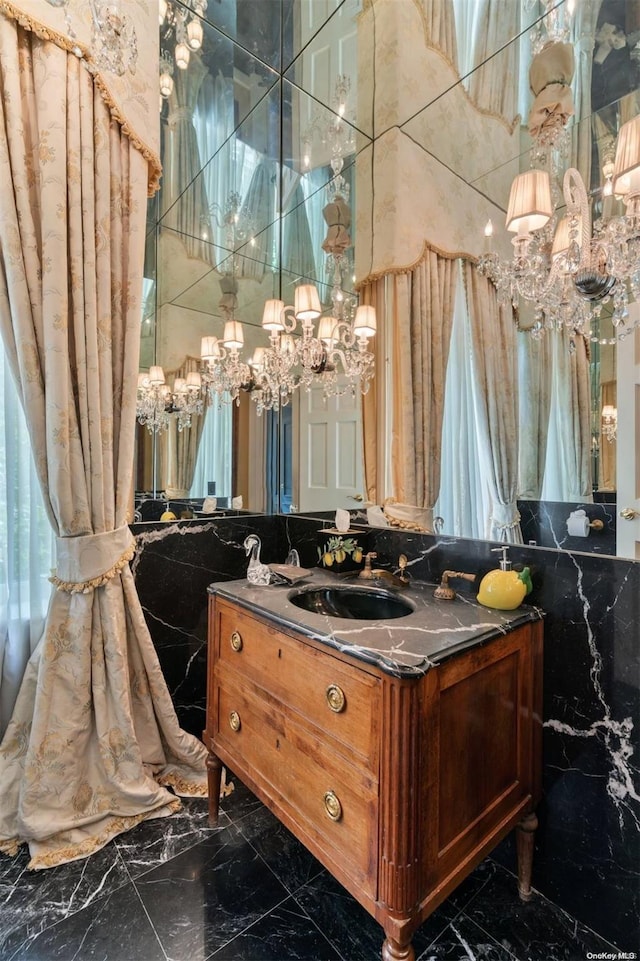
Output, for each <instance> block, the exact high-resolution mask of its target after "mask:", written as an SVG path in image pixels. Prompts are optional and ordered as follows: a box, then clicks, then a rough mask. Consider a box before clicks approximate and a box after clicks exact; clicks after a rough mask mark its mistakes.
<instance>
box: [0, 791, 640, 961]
mask: <svg viewBox="0 0 640 961" xmlns="http://www.w3.org/2000/svg"><path fill="white" fill-rule="evenodd" d="M236 792H237V793H236ZM236 792H234V795H235V797H234V795H230V796H229V797H228V798H225V799H224V805H223V808H224V810H223V813H221V815H220V823H219V826H218V827H217V828H214V829H212V828H210V827H209V826H208V820H207V804H206V802H205V801H203V800H198V799H194V800H191V801H187V802H185V804H184V808H183V810H182V811H181V812H180V813H179V814H178V815H176V816H175V817H173V818H163V819H158V820H156V821H147V822H144V823H143V824H140V825H138V827H136V828H135V829H133V830H132V831H130V832H128V833H127V834H124V835H122V836H120V837H119V838H117V839H116V840H115V841H113V842H112V843H111V844H109V845H107V847H106V848H104V849H103V850H102V851H99V852H98V853H97V854H95V855H94V856H93V857H90V858H87V859H86V860H84V861H76V862H73V863H71V864H67V865H62V866H60V867H59V868H53V869H50V870H47V871H38V872H33V871H27V869H26V865H27V862H28V854H27V852H26V851H22V852H20V854H19V855H18V856H17V857H16V858H8V857H5V856H1V855H0V961H93V959H96V961H215V959H217V961H380V957H381V948H382V942H383V940H384V932H383V929H382V927H381V926H380V925H379V924H378V923H377V922H376V921H375V920H374V919H373V918H372V917H371V916H370V915H369V914H368V913H367V912H366V911H365V910H364V909H363V908H362V907H361V906H360V905H359V904H358V903H357V902H356V900H355V899H354V898H353V897H352V896H351V895H350V894H348V893H347V892H346V891H345V890H344V888H342V887H341V886H340V885H339V884H338V883H337V882H336V881H335V880H334V879H333V878H332V877H331V875H330V874H329V873H328V872H327V871H326V870H325V869H324V868H323V867H322V866H321V865H320V863H319V862H318V861H317V860H316V859H315V858H313V857H312V855H310V854H309V853H308V852H307V851H306V850H305V848H304V847H303V846H302V845H301V844H299V842H298V841H297V840H296V839H295V838H294V837H293V835H291V834H290V832H289V831H287V830H286V829H285V828H284V827H283V826H282V825H281V824H280V822H279V821H277V820H276V819H275V818H274V817H273V815H272V814H271V813H270V811H268V810H267V808H265V807H264V806H263V805H262V804H260V803H259V802H258V801H257V800H256V799H255V798H254V797H253V795H251V793H250V792H249V791H247V789H246V788H244V787H243V786H242V785H241V782H239V781H237V780H236ZM587 883H588V882H587ZM413 945H414V949H415V953H416V959H417V961H585V959H586V958H587V956H588V953H589V952H591V953H592V954H595V953H598V952H614V953H615V954H616V956H617V952H616V950H615V949H614V948H612V947H611V945H609V944H608V943H607V942H606V941H604V940H603V939H602V938H599V937H598V936H597V935H596V934H594V933H593V932H592V931H590V930H588V929H587V928H586V927H585V926H584V925H582V924H579V923H578V922H576V921H575V920H574V919H573V918H571V917H569V916H568V915H567V914H566V913H565V912H564V911H562V910H561V909H560V908H558V907H557V906H556V905H554V904H552V903H551V902H549V901H547V900H546V899H545V898H543V897H541V896H540V895H537V894H535V895H534V898H533V899H532V901H531V902H529V903H527V904H523V903H522V902H521V901H520V900H519V898H518V894H517V884H516V880H515V878H514V877H513V875H512V874H511V873H510V872H509V871H508V870H507V869H506V868H505V867H504V866H503V865H502V864H500V863H497V862H496V861H495V860H494V859H492V858H488V859H486V860H485V861H484V862H482V864H480V865H479V866H478V867H477V868H476V869H475V870H474V871H473V872H472V873H471V874H470V875H469V877H468V878H467V879H466V880H465V881H463V882H462V884H460V885H459V887H458V888H457V889H456V891H454V892H453V894H452V895H451V896H450V897H449V898H448V899H447V900H446V901H445V902H443V904H442V905H440V907H439V908H438V909H437V910H436V911H435V912H434V913H433V914H432V915H431V917H429V918H428V919H427V920H426V921H425V923H424V924H423V925H421V927H420V928H419V929H418V930H417V931H416V933H415V935H414V938H413ZM630 950H633V949H630Z"/></svg>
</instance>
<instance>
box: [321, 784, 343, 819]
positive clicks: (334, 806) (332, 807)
mask: <svg viewBox="0 0 640 961" xmlns="http://www.w3.org/2000/svg"><path fill="white" fill-rule="evenodd" d="M324 810H325V813H326V815H327V817H330V818H331V820H332V821H339V820H340V818H341V817H342V805H341V804H340V801H339V799H338V796H337V795H336V794H334V793H333V791H327V792H326V794H325V796H324Z"/></svg>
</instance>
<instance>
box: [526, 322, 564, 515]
mask: <svg viewBox="0 0 640 961" xmlns="http://www.w3.org/2000/svg"><path fill="white" fill-rule="evenodd" d="M554 333H555V332H551V331H549V332H547V333H545V335H544V336H543V337H540V338H539V339H536V338H535V337H533V336H532V335H531V332H530V331H527V330H523V331H520V332H518V335H517V350H518V386H519V391H518V393H519V417H518V421H519V425H520V429H519V463H520V467H519V481H518V487H519V490H518V494H519V496H520V497H521V498H524V499H525V500H540V498H541V496H542V485H543V482H544V473H545V464H546V459H547V437H548V434H549V415H550V413H551V373H552V357H551V345H552V338H553V336H554Z"/></svg>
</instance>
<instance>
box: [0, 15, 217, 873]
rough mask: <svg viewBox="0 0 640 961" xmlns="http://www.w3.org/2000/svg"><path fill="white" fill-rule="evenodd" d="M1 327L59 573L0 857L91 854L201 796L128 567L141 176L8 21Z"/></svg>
mask: <svg viewBox="0 0 640 961" xmlns="http://www.w3.org/2000/svg"><path fill="white" fill-rule="evenodd" d="M0 112H1V121H0V172H1V176H0V243H1V249H2V262H3V274H2V278H1V280H0V329H1V333H2V337H3V341H4V344H5V350H6V353H7V357H8V359H9V362H10V365H11V368H12V373H13V375H14V377H15V380H16V384H17V386H18V390H19V392H20V395H21V400H22V404H23V407H24V409H25V414H26V418H27V423H28V426H29V430H30V434H31V437H32V443H33V448H34V452H35V458H36V468H37V471H38V475H39V479H40V483H41V485H42V489H43V494H44V499H45V505H46V507H47V511H48V514H49V517H50V520H51V523H52V526H53V528H54V531H55V533H56V535H57V547H58V569H57V572H56V577H57V580H56V584H57V587H58V588H59V589H58V590H56V591H54V593H53V596H52V601H51V606H50V611H49V615H48V618H47V624H46V627H45V632H44V635H43V639H42V641H41V642H40V644H39V645H38V647H37V648H36V650H35V651H34V654H33V656H32V657H31V659H30V661H29V664H28V666H27V670H26V673H25V677H24V680H23V683H22V686H21V689H20V692H19V695H18V699H17V702H16V706H15V709H14V712H13V716H12V718H11V721H10V723H9V726H8V728H7V732H6V735H5V737H4V739H3V741H2V744H1V745H0V784H1V785H2V792H1V793H0V848H1V849H2V850H4V851H9V852H11V851H15V850H16V848H17V846H18V844H19V843H21V842H27V843H28V844H29V848H30V852H31V861H30V866H31V867H33V868H43V867H48V866H51V865H55V864H58V863H61V862H63V861H69V860H74V859H77V858H80V857H83V856H85V855H87V854H90V853H91V852H93V851H95V850H97V849H98V848H100V847H102V846H103V845H104V844H105V843H107V841H109V840H110V839H111V838H112V837H114V836H115V835H116V834H118V833H120V832H122V831H124V830H126V829H127V828H129V827H131V826H133V825H134V824H136V823H138V822H139V821H141V820H143V819H145V818H149V817H159V816H165V815H168V814H170V813H171V812H172V811H174V810H175V809H176V807H177V806H179V801H177V799H176V798H175V797H174V796H173V795H172V794H171V793H170V792H169V791H168V790H167V787H166V786H165V785H171V786H172V787H173V788H174V789H175V790H176V791H178V792H179V793H185V794H190V793H192V794H204V793H206V779H205V756H206V752H205V749H204V747H203V745H202V744H201V743H200V742H199V741H198V740H197V739H195V738H193V737H191V736H190V735H187V734H185V733H184V732H183V731H181V730H180V728H179V725H178V722H177V718H176V715H175V712H174V709H173V705H172V703H171V699H170V696H169V693H168V691H167V688H166V684H165V682H164V679H163V677H162V673H161V671H160V667H159V664H158V659H157V655H156V652H155V650H154V647H153V644H152V642H151V638H150V636H149V632H148V629H147V627H146V624H145V621H144V617H143V614H142V610H141V607H140V603H139V600H138V597H137V594H136V590H135V586H134V582H133V577H132V574H131V572H130V570H129V566H128V560H129V558H130V557H131V556H132V553H133V539H132V538H131V535H130V534H129V531H128V528H127V519H128V510H129V505H130V494H131V489H132V470H133V449H134V433H135V393H136V382H137V371H138V355H139V340H140V316H141V314H140V310H141V303H140V298H141V292H142V265H143V256H144V237H145V215H146V194H147V179H148V163H147V161H146V160H145V159H144V157H143V155H142V153H141V152H140V151H139V150H138V149H137V148H136V147H134V146H133V144H132V142H131V141H130V140H129V138H128V136H127V135H126V134H125V132H124V130H123V128H121V127H120V125H119V124H118V123H117V122H115V121H114V120H113V119H112V117H111V114H110V111H109V108H108V106H107V104H106V102H105V101H104V99H103V97H102V94H101V92H100V90H99V86H98V85H97V84H96V81H95V79H94V78H93V77H92V75H91V74H90V73H89V72H88V71H87V70H86V68H85V66H84V64H83V62H82V61H81V60H80V59H78V58H77V57H76V56H75V55H73V54H70V53H68V52H67V51H66V50H64V49H62V48H60V47H58V46H56V45H55V44H54V43H52V42H50V41H48V40H43V39H40V38H39V37H37V36H36V35H35V34H34V33H29V32H28V31H27V30H25V29H24V28H23V27H22V26H19V25H18V24H17V23H16V22H15V21H13V20H11V19H9V18H7V17H5V16H3V17H1V18H0Z"/></svg>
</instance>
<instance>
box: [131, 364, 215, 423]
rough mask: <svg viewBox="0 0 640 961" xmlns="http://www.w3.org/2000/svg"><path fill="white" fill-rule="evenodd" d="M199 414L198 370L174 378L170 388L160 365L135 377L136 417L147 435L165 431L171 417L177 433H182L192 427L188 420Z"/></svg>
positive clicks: (200, 396) (201, 409) (199, 389)
mask: <svg viewBox="0 0 640 961" xmlns="http://www.w3.org/2000/svg"><path fill="white" fill-rule="evenodd" d="M202 413H204V396H203V392H202V379H201V377H200V374H199V373H198V372H197V371H192V372H191V373H189V374H187V376H186V378H185V377H176V378H175V380H174V383H173V389H172V388H171V387H170V386H169V385H168V384H167V383H166V382H165V376H164V371H163V369H162V367H160V366H159V365H153V366H151V367H150V368H149V371H148V372H147V371H143V372H142V373H140V374H138V390H137V395H136V417H137V420H138V423H139V424H142V425H143V426H144V427H146V428H147V430H148V431H149V433H150V434H157V433H160V432H161V431H164V430H167V428H168V427H169V423H170V421H171V417H172V416H175V417H176V420H177V426H178V430H179V431H182V430H185V429H186V428H187V427H190V426H191V417H192V416H193V415H194V414H202Z"/></svg>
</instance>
